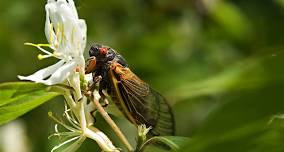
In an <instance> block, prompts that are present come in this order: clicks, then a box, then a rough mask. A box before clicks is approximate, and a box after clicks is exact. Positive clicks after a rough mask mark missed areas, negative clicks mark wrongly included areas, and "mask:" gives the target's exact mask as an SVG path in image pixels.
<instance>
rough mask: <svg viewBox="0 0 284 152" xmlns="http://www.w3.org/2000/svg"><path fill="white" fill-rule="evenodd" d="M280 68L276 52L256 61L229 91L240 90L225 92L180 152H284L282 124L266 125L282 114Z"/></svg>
mask: <svg viewBox="0 0 284 152" xmlns="http://www.w3.org/2000/svg"><path fill="white" fill-rule="evenodd" d="M283 64H284V53H283V52H279V53H278V54H277V56H272V57H271V56H268V57H265V58H263V59H261V60H258V62H255V64H254V66H251V67H250V69H247V70H246V71H244V72H243V73H242V74H241V75H239V77H238V81H235V83H234V84H233V85H232V87H233V86H235V88H239V89H240V87H241V88H243V89H241V90H234V89H232V90H227V94H226V95H224V97H222V104H220V105H219V106H218V107H217V108H216V109H215V111H214V112H213V113H211V114H210V115H209V118H208V119H207V120H206V121H205V123H204V124H203V126H202V127H201V128H200V129H199V130H198V131H197V132H196V133H195V134H194V136H193V137H192V140H191V141H189V142H188V144H187V146H185V147H184V148H181V151H185V152H187V151H190V152H208V151H210V152H220V151H230V152H240V151H241V152H259V151H269V152H282V151H284V147H283V143H282V141H283V140H284V127H283V123H282V124H280V125H279V124H275V123H274V122H272V123H270V124H269V120H270V119H271V117H273V116H274V115H277V114H281V113H284V102H283V99H284V95H283V90H284V80H283V78H284V73H283V72H282V71H283V70H282V69H283ZM260 71H261V73H262V74H260ZM264 73H265V74H264ZM256 80H257V81H256ZM252 82H253V83H252ZM256 84H257V85H256ZM252 85H253V86H254V87H251V86H252ZM248 87H250V89H247V88H248ZM245 88H246V89H245ZM278 121H281V120H278ZM282 121H283V120H282Z"/></svg>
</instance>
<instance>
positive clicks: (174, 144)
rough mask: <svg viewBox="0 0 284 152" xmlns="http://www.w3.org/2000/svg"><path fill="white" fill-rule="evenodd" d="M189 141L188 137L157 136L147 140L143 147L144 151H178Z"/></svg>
mask: <svg viewBox="0 0 284 152" xmlns="http://www.w3.org/2000/svg"><path fill="white" fill-rule="evenodd" d="M188 141H189V138H187V137H178V136H157V137H152V138H151V139H149V140H148V141H146V142H145V144H144V145H143V147H142V148H141V149H142V150H141V151H143V152H152V151H155V152H159V151H161V152H162V151H170V150H171V151H177V150H178V149H179V148H180V147H181V146H182V145H183V144H185V143H186V142H188Z"/></svg>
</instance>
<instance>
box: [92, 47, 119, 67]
mask: <svg viewBox="0 0 284 152" xmlns="http://www.w3.org/2000/svg"><path fill="white" fill-rule="evenodd" d="M89 55H90V57H93V56H94V57H96V59H97V62H100V61H102V62H107V61H111V60H113V59H114V57H115V51H114V50H113V49H112V48H110V47H108V46H104V45H101V44H98V43H95V44H93V45H92V47H91V48H90V50H89Z"/></svg>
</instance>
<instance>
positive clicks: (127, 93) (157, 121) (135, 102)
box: [116, 67, 175, 135]
mask: <svg viewBox="0 0 284 152" xmlns="http://www.w3.org/2000/svg"><path fill="white" fill-rule="evenodd" d="M118 68H123V67H118ZM120 70H122V71H123V74H120V75H119V76H118V79H119V80H118V81H117V84H116V86H117V89H118V91H117V93H118V94H119V95H118V96H120V98H122V100H121V102H123V104H124V106H125V107H126V110H127V111H128V113H129V114H128V119H129V115H131V117H132V118H130V119H132V121H135V124H146V126H147V127H149V126H151V127H152V128H153V129H152V130H151V131H150V132H151V133H152V135H173V134H174V132H175V124H174V117H173V113H172V111H171V107H170V106H169V104H168V103H167V101H166V100H165V98H164V97H162V96H161V95H160V94H159V93H158V92H156V91H155V90H153V89H152V88H150V87H149V85H148V84H147V83H145V82H143V81H142V80H141V79H140V78H138V77H137V76H136V75H135V74H134V73H133V72H131V70H130V69H129V68H123V69H120ZM122 109H123V108H122Z"/></svg>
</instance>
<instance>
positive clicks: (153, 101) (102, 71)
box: [85, 44, 175, 136]
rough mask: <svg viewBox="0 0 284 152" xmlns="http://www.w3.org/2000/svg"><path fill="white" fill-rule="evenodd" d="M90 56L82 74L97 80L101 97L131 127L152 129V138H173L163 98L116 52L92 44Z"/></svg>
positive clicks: (173, 126)
mask: <svg viewBox="0 0 284 152" xmlns="http://www.w3.org/2000/svg"><path fill="white" fill-rule="evenodd" d="M89 55H90V58H89V59H88V60H87V63H86V69H85V73H86V74H89V73H92V76H93V79H94V81H95V80H100V81H99V82H98V83H99V93H100V95H101V97H105V94H104V92H107V94H108V95H110V97H111V98H112V100H113V101H114V102H115V105H116V106H117V107H118V108H119V110H121V111H122V113H123V114H124V116H125V117H126V118H127V119H128V120H129V121H130V122H131V123H132V124H134V125H136V126H138V125H141V124H145V125H146V126H147V127H150V126H151V127H152V129H151V130H150V133H151V135H153V136H158V135H174V132H175V122H174V116H173V113H172V110H171V107H170V106H169V104H168V103H167V101H166V100H165V98H164V97H163V96H162V95H161V94H160V93H158V92H157V91H155V90H153V89H152V88H151V87H150V86H149V85H148V84H147V83H145V82H144V81H142V80H141V79H140V78H139V77H138V76H136V75H135V74H134V73H133V72H132V71H131V70H130V69H129V66H128V64H127V63H126V61H125V59H124V58H123V57H122V56H121V55H120V54H119V53H118V52H116V51H115V50H114V49H112V48H110V47H108V46H104V45H101V44H93V45H92V46H91V48H90V50H89ZM98 78H100V79H98Z"/></svg>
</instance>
